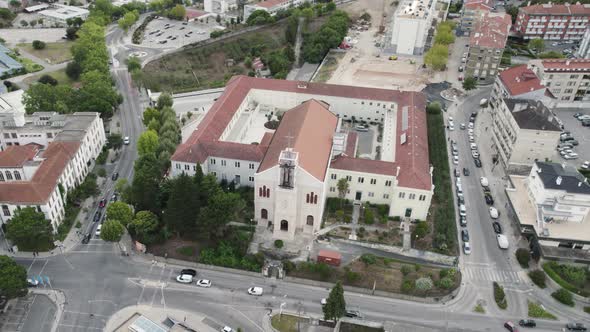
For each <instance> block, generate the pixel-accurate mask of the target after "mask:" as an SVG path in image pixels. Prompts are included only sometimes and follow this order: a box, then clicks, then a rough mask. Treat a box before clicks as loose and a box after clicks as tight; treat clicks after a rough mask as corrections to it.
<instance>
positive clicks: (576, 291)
mask: <svg viewBox="0 0 590 332" xmlns="http://www.w3.org/2000/svg"><path fill="white" fill-rule="evenodd" d="M556 265H557V263H555V262H547V263H544V264H543V270H544V271H545V273H547V275H548V276H549V277H550V278H551V279H553V281H555V282H556V283H557V284H558V285H559V286H561V287H563V288H565V289H567V290H568V291H570V292H572V293H574V294H577V295H580V296H583V297H590V293H589V292H587V291H584V290H580V289H578V288H577V287H576V286H574V285H572V284H570V283H569V282H567V281H565V280H563V279H562V278H561V276H560V275H559V274H558V273H557V272H556V271H555V270H553V267H554V266H556Z"/></svg>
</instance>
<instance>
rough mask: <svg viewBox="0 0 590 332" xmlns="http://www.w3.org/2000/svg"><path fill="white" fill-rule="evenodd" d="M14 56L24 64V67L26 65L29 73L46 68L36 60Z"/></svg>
mask: <svg viewBox="0 0 590 332" xmlns="http://www.w3.org/2000/svg"><path fill="white" fill-rule="evenodd" d="M14 58H15V60H16V61H18V62H20V64H21V65H23V67H25V70H26V71H27V73H35V72H38V71H41V70H43V68H44V67H43V66H41V65H40V64H38V63H36V62H34V61H33V60H31V59H27V58H25V57H22V56H14Z"/></svg>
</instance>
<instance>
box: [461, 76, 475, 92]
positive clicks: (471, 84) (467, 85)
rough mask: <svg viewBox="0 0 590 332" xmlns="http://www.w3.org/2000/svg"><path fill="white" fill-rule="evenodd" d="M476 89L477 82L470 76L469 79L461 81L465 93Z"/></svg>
mask: <svg viewBox="0 0 590 332" xmlns="http://www.w3.org/2000/svg"><path fill="white" fill-rule="evenodd" d="M476 87H477V80H476V79H475V78H473V77H471V76H469V77H465V80H463V89H465V91H469V90H473V89H475V88H476Z"/></svg>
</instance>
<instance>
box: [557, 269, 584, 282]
mask: <svg viewBox="0 0 590 332" xmlns="http://www.w3.org/2000/svg"><path fill="white" fill-rule="evenodd" d="M559 267H560V270H561V271H559V272H561V273H560V275H562V276H563V279H565V280H566V281H568V282H569V283H571V284H573V285H575V286H577V287H580V288H582V287H584V282H586V270H585V269H584V268H582V267H577V266H573V265H560V266H559Z"/></svg>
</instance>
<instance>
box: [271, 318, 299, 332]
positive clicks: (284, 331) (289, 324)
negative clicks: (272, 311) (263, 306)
mask: <svg viewBox="0 0 590 332" xmlns="http://www.w3.org/2000/svg"><path fill="white" fill-rule="evenodd" d="M298 321H300V324H302V323H307V319H304V318H299V317H296V316H291V315H274V316H272V318H271V325H272V327H274V328H275V329H276V330H277V331H279V332H297V322H298Z"/></svg>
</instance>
